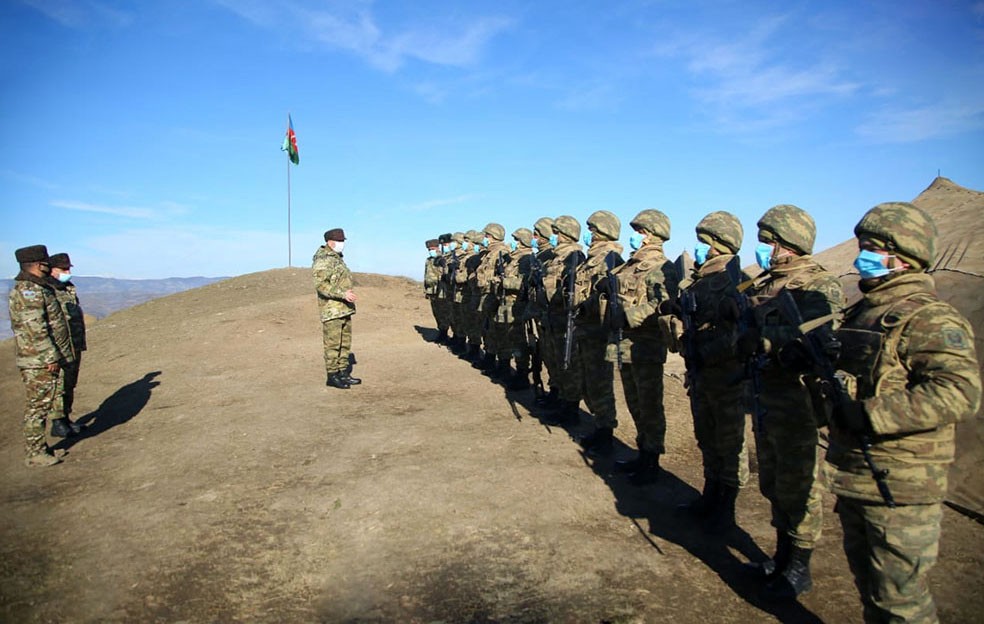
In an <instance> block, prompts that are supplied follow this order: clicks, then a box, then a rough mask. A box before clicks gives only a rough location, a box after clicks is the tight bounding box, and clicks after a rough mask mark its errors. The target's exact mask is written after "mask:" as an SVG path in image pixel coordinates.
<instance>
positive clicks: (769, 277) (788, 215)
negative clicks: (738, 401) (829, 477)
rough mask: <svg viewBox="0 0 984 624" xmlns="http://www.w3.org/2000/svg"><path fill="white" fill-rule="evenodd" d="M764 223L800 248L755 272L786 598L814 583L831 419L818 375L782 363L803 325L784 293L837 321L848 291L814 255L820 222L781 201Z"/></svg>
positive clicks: (765, 465) (773, 586)
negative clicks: (819, 395)
mask: <svg viewBox="0 0 984 624" xmlns="http://www.w3.org/2000/svg"><path fill="white" fill-rule="evenodd" d="M758 227H759V239H760V240H761V241H763V242H766V241H771V242H773V243H778V245H781V246H782V247H785V248H792V249H793V250H795V252H797V253H798V254H800V255H796V253H788V252H780V251H779V250H780V247H779V246H776V247H775V248H774V251H773V255H772V260H771V267H770V268H769V270H767V271H765V272H764V273H763V274H762V275H760V276H759V277H757V278H756V280H755V282H754V284H753V286H752V289H751V291H750V293H749V294H750V297H751V300H752V303H753V305H754V315H755V326H756V328H757V330H758V331H759V332H760V340H759V341H758V343H759V345H760V346H759V352H760V353H762V354H763V355H764V357H765V358H767V360H766V361H767V363H766V365H765V366H764V368H762V370H761V373H760V379H761V393H760V395H759V396H758V407H757V409H758V413H757V414H753V425H754V427H753V431H754V434H755V447H756V455H757V457H758V466H759V489H760V490H761V492H762V494H763V496H765V497H766V498H767V499H768V500H769V503H770V504H771V507H772V526H774V527H775V528H776V534H777V540H778V541H777V561H776V564H777V569H776V570H775V576H774V578H772V579H770V583H769V585H768V586H767V589H766V596H765V597H767V598H774V599H783V598H790V597H794V596H795V595H798V594H799V593H803V592H804V591H808V590H809V589H810V588H811V587H812V580H811V579H810V576H809V558H810V555H811V554H812V551H813V549H814V547H815V546H816V544H817V541H818V540H819V539H820V532H821V528H822V524H823V517H822V507H821V489H822V483H821V479H820V474H819V471H820V466H821V460H822V458H821V457H820V446H819V442H820V439H819V432H818V428H819V427H821V426H823V425H824V424H825V423H824V422H823V419H822V415H820V414H818V413H817V412H816V410H815V409H814V404H813V398H812V395H811V390H810V387H809V386H808V385H807V384H808V383H810V382H811V381H812V378H810V377H809V376H808V375H806V374H804V372H803V371H801V370H797V369H796V368H791V367H788V366H783V365H781V364H780V363H779V362H778V356H779V352H780V351H781V350H782V349H783V347H785V346H786V345H787V344H790V343H792V342H794V341H796V339H797V338H798V337H799V330H798V329H797V328H796V327H795V326H794V325H793V323H792V321H790V320H789V319H787V318H786V317H785V316H784V315H783V314H782V312H781V310H780V306H779V300H778V299H777V296H778V295H779V293H780V292H782V291H784V290H785V291H787V292H789V293H790V294H791V295H792V297H793V300H794V301H795V302H796V304H797V307H798V308H799V310H800V314H801V315H802V317H803V320H804V321H810V320H813V319H819V318H820V317H827V316H829V317H830V318H831V321H830V322H829V323H828V326H830V325H834V326H836V323H837V317H838V314H839V312H840V311H841V310H842V308H843V307H844V294H843V290H842V288H841V283H840V281H839V280H838V279H837V277H836V276H834V275H832V274H830V273H829V272H828V271H827V270H825V269H824V268H823V267H822V266H820V265H819V264H817V263H816V262H815V261H814V260H813V258H812V257H811V256H810V255H809V254H810V253H811V252H812V250H813V242H814V239H815V236H816V229H815V225H814V222H813V219H812V217H810V216H809V215H808V214H807V213H806V212H805V211H803V210H802V209H800V208H797V207H796V206H791V205H780V206H775V207H773V208H771V209H770V210H769V211H767V212H766V213H765V215H763V217H762V219H760V220H759V222H758ZM782 253H786V254H787V255H781V254H782ZM753 411H754V410H753ZM794 555H795V557H794ZM787 557H788V558H789V559H790V560H792V559H794V558H795V564H790V563H789V561H785V560H786V559H787ZM783 568H786V569H785V570H783ZM799 580H802V581H803V582H802V583H800V582H799ZM791 586H792V589H791Z"/></svg>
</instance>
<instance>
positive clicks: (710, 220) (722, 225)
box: [697, 210, 745, 254]
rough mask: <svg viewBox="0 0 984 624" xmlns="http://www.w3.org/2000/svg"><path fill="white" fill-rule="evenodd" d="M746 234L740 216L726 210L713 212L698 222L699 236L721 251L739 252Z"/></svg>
mask: <svg viewBox="0 0 984 624" xmlns="http://www.w3.org/2000/svg"><path fill="white" fill-rule="evenodd" d="M744 236H745V231H744V230H743V229H742V227H741V221H739V220H738V217H736V216H735V215H733V214H731V213H730V212H725V211H724V210H718V211H717V212H712V213H711V214H709V215H707V216H706V217H704V218H703V219H701V220H700V223H698V224H697V238H698V239H700V240H702V241H704V242H705V243H707V244H708V245H710V246H711V247H714V248H716V249H717V250H718V251H720V252H721V253H728V254H736V253H738V250H739V249H741V239H742V238H744Z"/></svg>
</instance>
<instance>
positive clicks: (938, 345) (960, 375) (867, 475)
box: [827, 202, 981, 622]
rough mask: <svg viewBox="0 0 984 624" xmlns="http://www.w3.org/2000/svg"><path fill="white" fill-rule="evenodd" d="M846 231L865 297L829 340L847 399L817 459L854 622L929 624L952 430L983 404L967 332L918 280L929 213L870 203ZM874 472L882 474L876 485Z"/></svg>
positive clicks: (923, 276) (928, 284) (928, 248)
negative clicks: (823, 470) (857, 609)
mask: <svg viewBox="0 0 984 624" xmlns="http://www.w3.org/2000/svg"><path fill="white" fill-rule="evenodd" d="M854 234H855V236H857V238H858V248H859V249H860V253H859V254H858V257H857V260H856V261H855V264H854V266H855V267H856V268H857V269H858V271H859V272H860V274H861V281H860V283H859V286H860V288H861V292H862V293H863V294H864V296H863V297H862V299H861V300H860V301H859V302H858V303H856V304H854V305H853V306H851V307H850V308H848V310H847V311H846V312H845V314H844V324H843V325H842V326H841V328H840V329H839V330H838V331H837V333H836V337H837V339H838V340H839V341H840V343H841V350H840V353H841V355H840V359H839V360H838V368H840V369H841V371H840V372H838V374H837V377H838V379H840V380H842V387H843V389H844V392H845V393H844V394H842V395H841V396H842V397H843V398H842V400H840V401H838V402H835V403H834V409H833V418H832V422H831V423H830V448H829V450H828V452H827V461H828V462H829V463H830V464H831V467H832V469H833V471H832V473H831V490H832V491H833V492H834V494H836V495H837V505H836V507H835V510H836V512H837V514H838V515H839V516H840V520H841V526H843V528H844V552H845V554H846V555H847V561H848V564H849V565H850V568H851V572H852V574H854V581H855V585H856V586H857V588H858V590H859V592H860V593H861V602H862V604H863V605H864V621H865V622H936V621H938V620H937V615H936V605H935V604H934V602H933V597H932V595H931V594H930V592H929V587H928V585H927V578H926V577H927V574H928V572H929V570H930V569H931V568H932V567H933V565H934V564H935V563H936V558H937V552H938V548H939V539H940V520H941V518H942V510H941V503H942V501H943V499H944V497H945V495H946V491H947V473H948V472H949V468H950V464H952V463H953V455H954V423H956V422H958V421H960V420H963V419H965V418H971V417H972V416H973V415H974V414H975V413H976V411H977V409H978V407H979V406H980V400H981V379H980V371H979V368H978V362H977V356H976V354H975V351H974V335H973V330H972V329H971V326H970V323H968V322H967V319H965V318H964V317H963V316H962V315H961V314H960V313H959V312H957V310H955V309H954V308H953V307H952V306H950V305H949V304H947V303H944V302H942V301H940V300H939V298H938V297H937V295H936V285H935V283H934V281H933V277H932V276H931V275H929V274H927V273H926V269H927V268H929V267H930V266H932V264H933V261H934V259H935V257H936V226H935V224H934V223H933V221H932V219H930V217H929V215H927V214H926V213H925V212H923V211H922V210H920V209H919V208H917V207H916V206H913V205H912V204H908V203H901V202H897V203H896V202H893V203H885V204H879V205H878V206H875V207H874V208H872V209H871V210H869V211H868V212H867V213H866V214H865V215H864V217H863V218H862V219H861V221H860V222H859V223H858V224H857V226H856V227H855V228H854ZM865 443H868V444H870V445H871V446H870V450H869V453H870V458H871V461H872V462H877V468H873V467H872V465H871V463H869V462H866V459H865V453H864V450H863V447H862V445H864V444H865ZM873 470H880V471H882V473H883V474H882V475H881V477H880V479H881V481H882V483H881V485H882V486H883V487H882V490H880V489H879V483H878V480H876V479H874V478H872V475H873ZM892 504H894V505H895V506H894V508H893V507H892Z"/></svg>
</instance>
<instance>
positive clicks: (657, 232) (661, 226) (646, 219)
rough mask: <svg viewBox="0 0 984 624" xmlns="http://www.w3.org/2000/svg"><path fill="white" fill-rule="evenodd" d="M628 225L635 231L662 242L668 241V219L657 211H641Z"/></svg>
mask: <svg viewBox="0 0 984 624" xmlns="http://www.w3.org/2000/svg"><path fill="white" fill-rule="evenodd" d="M629 225H630V226H632V227H633V228H634V229H637V230H644V231H646V232H648V233H649V234H652V235H653V236H658V237H660V238H661V239H663V240H664V241H668V240H670V218H669V217H667V216H666V215H665V214H663V213H662V212H660V211H659V210H655V209H649V210H643V211H642V212H640V213H639V214H637V215H636V217H635V219H632V221H630V222H629Z"/></svg>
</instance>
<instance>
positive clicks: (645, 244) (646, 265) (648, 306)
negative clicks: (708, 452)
mask: <svg viewBox="0 0 984 624" xmlns="http://www.w3.org/2000/svg"><path fill="white" fill-rule="evenodd" d="M629 225H630V226H631V227H632V229H633V230H635V233H634V234H632V236H631V237H630V238H629V246H630V247H632V249H633V250H634V253H633V254H632V256H631V257H630V258H629V261H628V262H626V263H625V264H623V265H622V266H620V267H618V268H616V269H615V270H614V271H612V274H613V275H614V276H615V278H616V280H615V281H617V282H618V292H617V293H608V296H609V297H611V296H613V295H615V296H617V297H618V306H617V309H618V312H617V313H616V314H611V313H609V314H608V316H609V323H610V325H609V344H608V348H607V352H606V355H605V360H606V361H608V362H609V363H615V364H617V365H618V368H619V375H620V376H621V378H622V389H623V390H624V392H625V403H626V404H627V405H628V408H629V413H630V414H631V415H632V420H633V421H635V425H636V448H638V449H639V456H638V457H637V458H636V459H634V460H632V461H628V462H619V463H617V464H616V470H619V471H620V472H625V473H628V474H629V475H630V479H631V481H632V483H633V484H635V485H647V484H650V483H654V482H655V481H656V478H657V477H658V475H659V456H660V455H662V454H663V453H665V452H666V447H665V445H664V442H665V439H666V414H665V412H664V411H663V364H664V363H665V362H666V340H665V337H664V334H663V332H662V330H661V329H660V322H659V307H660V304H661V303H663V302H664V301H672V300H673V299H675V298H676V296H677V284H678V282H679V278H678V277H677V275H676V270H675V267H674V266H673V263H672V262H670V261H669V260H667V259H666V256H665V255H664V254H663V243H664V242H666V241H668V240H670V219H669V218H668V217H667V216H666V215H665V214H663V213H662V212H660V211H659V210H643V211H642V212H640V213H639V214H638V215H636V217H635V219H633V220H632V221H631V222H630V223H629ZM608 309H609V311H611V310H613V309H615V308H613V307H612V306H611V303H609V304H608ZM620 339H621V341H619V340H620Z"/></svg>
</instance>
